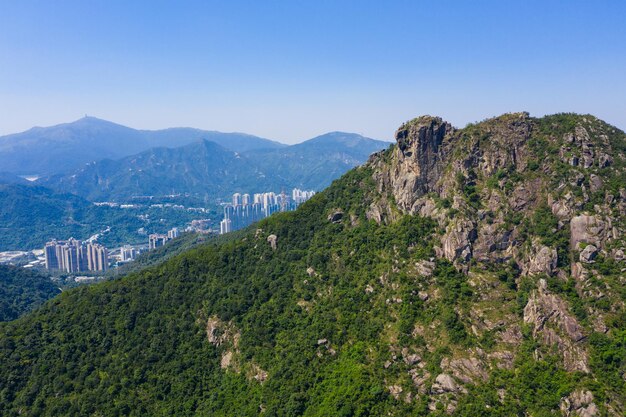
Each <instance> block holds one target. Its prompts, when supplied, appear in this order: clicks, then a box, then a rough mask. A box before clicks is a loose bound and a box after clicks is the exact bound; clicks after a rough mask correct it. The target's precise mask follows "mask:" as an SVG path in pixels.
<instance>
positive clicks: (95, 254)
mask: <svg viewBox="0 0 626 417" xmlns="http://www.w3.org/2000/svg"><path fill="white" fill-rule="evenodd" d="M44 255H45V259H46V268H47V269H50V270H58V271H64V272H68V273H74V272H83V271H106V270H107V269H108V267H109V253H108V251H107V249H106V248H105V247H104V246H102V245H99V244H97V243H88V244H85V243H84V242H81V241H80V240H76V239H74V238H70V239H68V240H66V241H63V240H52V241H50V242H48V243H46V246H45V247H44Z"/></svg>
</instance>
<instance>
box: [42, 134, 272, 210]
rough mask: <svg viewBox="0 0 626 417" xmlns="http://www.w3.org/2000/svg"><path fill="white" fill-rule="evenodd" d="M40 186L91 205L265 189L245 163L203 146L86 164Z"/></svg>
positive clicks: (262, 178)
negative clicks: (147, 197)
mask: <svg viewBox="0 0 626 417" xmlns="http://www.w3.org/2000/svg"><path fill="white" fill-rule="evenodd" d="M39 183H41V184H43V185H45V186H49V187H52V188H54V189H57V190H67V191H70V192H72V193H75V194H78V195H81V196H84V197H85V198H88V199H91V200H119V199H126V198H129V197H131V196H138V195H167V194H174V193H191V194H194V195H196V196H199V197H201V198H205V197H206V196H209V195H210V196H212V197H215V196H223V195H228V194H230V193H232V192H233V190H239V189H245V190H246V191H247V192H250V191H251V190H253V189H255V188H256V189H261V190H263V189H266V188H267V187H269V186H270V183H269V180H268V178H267V176H266V175H265V174H263V173H262V172H259V171H258V170H257V168H256V167H255V166H254V165H253V164H252V163H250V161H248V160H247V159H246V158H244V157H242V156H240V155H239V154H237V153H235V152H233V151H229V150H227V149H225V148H223V147H221V146H219V145H217V144H215V143H213V142H209V141H207V140H202V141H200V142H196V143H192V144H190V145H186V146H182V147H179V148H173V149H170V148H153V149H150V150H147V151H145V152H142V153H139V154H137V155H132V156H128V157H126V158H122V159H120V160H116V161H113V160H102V161H98V162H93V163H89V164H87V165H85V166H84V167H83V168H81V169H79V170H77V171H74V172H73V173H72V174H70V175H57V176H52V177H48V178H43V179H42V180H40V181H39Z"/></svg>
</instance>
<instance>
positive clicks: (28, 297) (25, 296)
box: [0, 265, 61, 321]
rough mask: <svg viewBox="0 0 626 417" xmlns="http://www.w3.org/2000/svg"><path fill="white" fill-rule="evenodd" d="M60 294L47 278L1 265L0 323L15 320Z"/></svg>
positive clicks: (22, 269)
mask: <svg viewBox="0 0 626 417" xmlns="http://www.w3.org/2000/svg"><path fill="white" fill-rule="evenodd" d="M60 292H61V290H59V288H58V287H57V286H56V285H54V283H53V282H52V281H50V278H49V277H47V276H44V275H40V274H38V273H36V272H34V271H30V270H27V269H24V268H18V267H14V266H9V265H0V321H9V320H15V319H16V318H18V317H19V316H21V315H23V314H25V313H27V312H29V311H31V310H33V309H34V308H36V307H39V306H40V305H41V304H43V303H44V302H45V301H47V300H49V299H50V298H52V297H54V296H55V295H57V294H59V293H60Z"/></svg>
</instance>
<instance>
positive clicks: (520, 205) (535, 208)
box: [0, 113, 626, 417]
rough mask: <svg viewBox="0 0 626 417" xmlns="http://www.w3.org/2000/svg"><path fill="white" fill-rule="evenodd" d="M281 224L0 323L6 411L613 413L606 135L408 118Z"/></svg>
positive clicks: (617, 225)
mask: <svg viewBox="0 0 626 417" xmlns="http://www.w3.org/2000/svg"><path fill="white" fill-rule="evenodd" d="M396 140H397V144H396V145H395V146H394V147H392V148H390V149H387V150H385V151H381V152H378V153H376V154H375V155H373V156H372V157H371V158H370V159H369V161H368V162H367V163H366V164H365V165H364V166H362V167H359V168H356V169H354V170H351V171H349V172H348V173H347V174H345V175H344V176H343V177H342V178H340V179H339V180H336V181H334V182H333V183H332V184H331V186H330V187H329V188H328V189H326V190H325V191H323V192H321V193H318V194H317V195H316V196H314V197H313V198H312V199H311V200H309V201H308V202H307V203H305V204H304V205H302V206H301V207H300V208H299V209H298V210H297V211H295V212H291V213H283V214H279V215H276V216H272V217H270V218H268V219H265V220H264V221H262V222H260V223H259V224H258V226H257V227H255V228H253V229H252V230H249V231H247V232H242V233H241V234H240V235H238V236H237V238H236V239H233V240H231V241H229V242H223V243H220V244H208V245H206V246H204V247H200V248H198V249H194V250H191V251H189V252H186V253H183V254H181V255H180V256H178V257H175V258H173V259H171V260H169V261H167V262H165V263H164V264H162V265H159V266H156V267H153V268H149V269H147V270H144V271H142V272H139V273H136V274H131V275H129V276H126V277H123V278H121V279H119V280H116V281H112V282H107V283H103V284H100V285H95V286H92V287H89V288H80V289H77V290H72V291H67V292H66V293H64V294H63V295H62V296H61V297H57V298H55V299H54V300H53V301H52V302H49V303H47V304H46V305H45V306H44V307H43V308H42V309H41V310H39V311H38V312H37V314H31V315H27V316H25V317H23V318H21V319H18V320H17V321H14V322H11V323H6V324H3V325H0V411H2V412H3V413H4V414H7V415H17V414H18V413H22V414H23V413H30V414H39V415H58V414H64V415H91V414H93V413H96V412H99V413H101V414H103V415H117V414H128V415H217V416H227V415H238V416H241V415H249V416H252V415H259V414H262V415H268V416H291V415H305V416H328V415H346V416H351V415H354V416H357V415H358V416H380V415H395V416H413V415H432V416H445V415H458V416H476V415H483V416H502V417H504V416H507V417H508V416H511V415H532V416H543V415H562V416H573V415H586V416H600V415H610V416H619V415H623V413H624V403H623V401H624V396H623V393H624V390H625V388H626V384H625V382H624V375H625V374H626V349H625V347H626V330H625V329H626V313H625V312H626V308H625V304H626V299H625V293H624V271H625V269H626V268H625V266H626V265H625V264H624V262H625V261H624V253H623V252H624V247H625V246H626V242H625V240H624V231H625V230H626V190H624V184H625V183H626V135H625V134H624V132H621V131H619V130H618V129H616V128H614V127H612V126H609V125H607V124H606V123H603V122H602V121H599V120H598V119H596V118H593V117H592V116H578V115H555V116H550V117H545V118H532V117H529V116H528V114H525V113H516V114H507V115H504V116H501V117H498V118H494V119H489V120H486V121H484V122H481V123H478V124H475V125H471V126H468V127H466V128H464V129H455V128H454V127H453V126H451V125H450V124H449V123H446V122H444V121H443V120H441V119H440V118H435V117H420V118H417V119H414V120H412V121H409V122H407V123H405V124H404V125H403V126H401V127H400V129H399V130H398V131H397V133H396Z"/></svg>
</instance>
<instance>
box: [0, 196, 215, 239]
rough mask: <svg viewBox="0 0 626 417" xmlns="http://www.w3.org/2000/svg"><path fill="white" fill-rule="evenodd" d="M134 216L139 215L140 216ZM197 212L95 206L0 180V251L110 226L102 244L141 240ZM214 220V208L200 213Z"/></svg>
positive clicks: (80, 235)
mask: <svg viewBox="0 0 626 417" xmlns="http://www.w3.org/2000/svg"><path fill="white" fill-rule="evenodd" d="M139 215H143V216H142V217H141V218H140V216H139ZM197 216H198V215H197V214H195V213H189V212H187V211H185V210H179V209H176V208H172V207H162V208H160V207H147V208H144V209H143V210H139V209H120V208H116V207H107V206H95V205H93V204H92V203H90V202H88V201H87V200H84V199H82V198H80V197H77V196H75V195H72V194H67V193H56V192H54V191H52V190H49V189H47V188H44V187H39V186H32V185H30V184H26V185H22V184H0V225H1V227H0V250H2V251H4V250H26V249H37V248H42V247H43V245H44V244H45V243H46V242H47V241H49V240H50V239H52V238H57V239H67V238H69V237H75V238H77V239H87V238H88V237H90V236H91V235H93V234H95V233H99V232H101V231H103V230H105V229H106V228H107V227H110V228H111V229H110V231H109V232H107V233H104V234H102V235H101V237H100V238H99V241H100V243H102V244H104V245H105V246H108V247H113V246H118V245H122V244H126V243H129V244H136V243H145V242H146V241H147V235H146V234H143V235H141V234H139V233H138V232H137V231H138V229H140V228H144V229H145V231H146V233H156V232H160V233H163V232H165V231H167V230H168V229H170V228H172V227H175V226H177V227H181V226H183V225H184V224H185V223H188V222H190V221H191V220H193V219H194V218H197ZM203 216H208V217H211V218H218V209H217V208H216V209H215V211H213V212H211V213H208V214H203Z"/></svg>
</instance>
